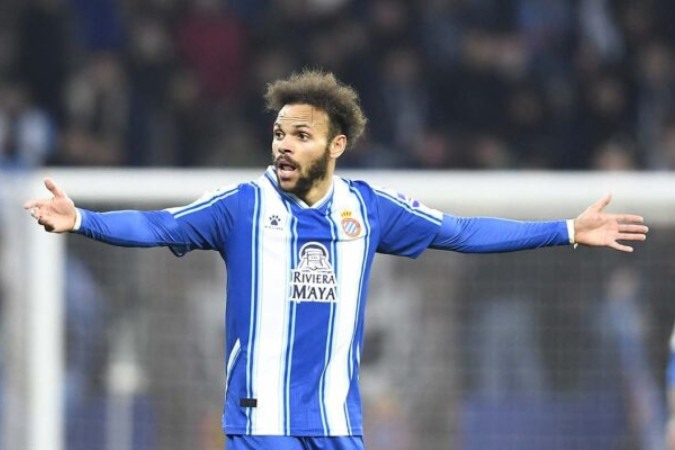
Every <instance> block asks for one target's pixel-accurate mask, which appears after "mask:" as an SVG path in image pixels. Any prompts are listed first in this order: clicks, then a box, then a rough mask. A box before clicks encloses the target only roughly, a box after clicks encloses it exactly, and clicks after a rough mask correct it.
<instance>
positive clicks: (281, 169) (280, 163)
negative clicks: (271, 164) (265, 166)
mask: <svg viewBox="0 0 675 450" xmlns="http://www.w3.org/2000/svg"><path fill="white" fill-rule="evenodd" d="M275 166H276V167H277V172H278V173H279V174H280V175H290V174H291V173H293V172H295V171H296V170H297V168H298V167H297V165H296V164H295V163H294V162H293V161H291V160H289V159H286V158H283V159H278V160H277V161H276V164H275Z"/></svg>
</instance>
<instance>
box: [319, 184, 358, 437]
mask: <svg viewBox="0 0 675 450" xmlns="http://www.w3.org/2000/svg"><path fill="white" fill-rule="evenodd" d="M333 205H334V213H333V217H332V219H333V220H334V221H335V223H336V224H337V225H338V227H337V228H338V230H339V236H340V242H339V245H338V254H337V262H338V264H337V267H336V271H337V275H338V282H339V285H338V293H339V299H338V301H337V303H336V311H335V322H334V328H333V342H332V346H333V348H332V355H331V360H330V363H329V365H328V368H327V371H326V387H325V389H324V392H325V398H324V406H325V411H326V418H327V422H328V429H329V431H330V433H331V434H332V435H346V434H349V432H350V429H349V424H348V419H347V415H346V410H345V400H346V399H347V394H348V392H349V387H350V381H351V380H350V378H349V368H350V356H351V352H350V348H351V343H352V339H353V337H354V330H355V329H356V321H357V313H358V301H359V298H360V288H361V282H360V280H361V278H362V271H363V265H364V262H365V258H366V255H365V252H366V248H365V247H366V243H367V239H365V238H364V237H363V236H364V234H365V232H366V227H365V218H364V217H363V216H362V215H361V208H360V204H359V202H358V198H357V197H356V196H355V195H353V194H352V193H350V192H349V188H348V186H347V185H346V184H345V183H344V182H337V183H336V185H335V198H334V203H333Z"/></svg>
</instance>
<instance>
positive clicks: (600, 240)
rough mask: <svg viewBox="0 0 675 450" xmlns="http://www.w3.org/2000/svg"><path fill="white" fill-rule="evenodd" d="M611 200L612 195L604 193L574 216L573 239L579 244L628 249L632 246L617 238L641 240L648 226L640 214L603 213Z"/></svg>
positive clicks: (626, 250)
mask: <svg viewBox="0 0 675 450" xmlns="http://www.w3.org/2000/svg"><path fill="white" fill-rule="evenodd" d="M611 199H612V196H611V195H610V194H607V195H606V196H605V197H603V198H602V199H600V200H598V201H597V202H595V203H594V204H592V205H591V206H589V207H588V208H586V210H585V211H584V212H582V213H581V214H579V216H577V218H576V219H575V220H574V240H575V242H576V243H577V244H581V245H589V246H593V247H611V248H613V249H615V250H619V251H623V252H632V251H633V247H631V246H629V245H626V244H622V243H621V242H620V241H644V240H645V239H647V232H648V231H649V229H648V228H647V226H645V225H644V218H642V217H641V216H637V215H634V214H610V213H606V212H604V211H603V210H604V208H605V207H606V206H607V205H608V204H609V202H610V201H611Z"/></svg>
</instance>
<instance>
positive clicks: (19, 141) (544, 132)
mask: <svg viewBox="0 0 675 450" xmlns="http://www.w3.org/2000/svg"><path fill="white" fill-rule="evenodd" d="M674 22H675V4H673V2H671V1H668V0H640V1H635V0H509V1H504V0H415V1H413V0H142V1H133V0H3V1H2V2H0V166H5V167H32V166H41V165H68V166H141V167H142V166H167V167H248V166H259V165H261V164H265V163H267V161H268V160H269V141H270V138H271V127H270V123H271V116H270V115H269V113H267V112H265V111H264V105H263V102H262V100H261V94H262V92H263V90H264V87H265V84H266V83H268V82H270V81H272V80H274V79H276V78H278V77H284V76H287V75H288V74H290V73H291V72H293V71H299V70H301V69H302V68H303V67H312V68H323V69H326V70H331V71H334V72H335V73H336V75H337V76H338V78H340V79H342V80H343V81H345V82H346V83H348V84H350V85H352V86H354V87H355V88H356V89H357V90H358V91H359V92H360V94H361V97H362V103H363V106H364V109H365V111H366V114H367V116H368V117H369V119H370V124H369V131H368V133H367V135H366V138H365V139H364V140H363V142H361V143H360V144H359V145H358V146H356V147H355V148H354V149H353V150H352V151H351V152H349V153H348V154H346V155H345V157H344V158H343V167H345V166H346V167H358V168H420V169H423V168H440V169H446V168H457V169H508V168H525V169H529V168H532V169H561V170H567V169H572V170H591V169H598V170H610V169H615V170H669V169H673V168H675V28H673V26H672V23H674Z"/></svg>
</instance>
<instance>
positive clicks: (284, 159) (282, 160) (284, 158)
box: [274, 155, 298, 167]
mask: <svg viewBox="0 0 675 450" xmlns="http://www.w3.org/2000/svg"><path fill="white" fill-rule="evenodd" d="M280 164H287V165H289V166H293V167H298V163H297V162H296V161H295V160H293V158H291V157H289V156H288V155H279V156H277V157H276V158H275V159H274V165H275V166H277V167H279V165H280Z"/></svg>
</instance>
